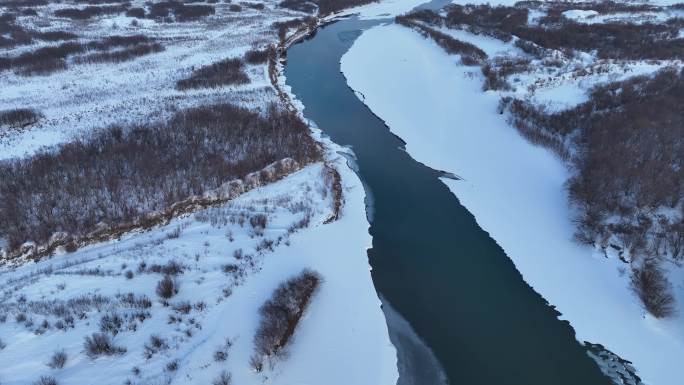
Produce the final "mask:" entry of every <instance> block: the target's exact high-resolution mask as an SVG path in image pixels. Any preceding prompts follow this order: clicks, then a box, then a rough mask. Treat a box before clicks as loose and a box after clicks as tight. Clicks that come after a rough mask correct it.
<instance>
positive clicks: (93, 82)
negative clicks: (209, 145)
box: [0, 0, 303, 159]
mask: <svg viewBox="0 0 684 385" xmlns="http://www.w3.org/2000/svg"><path fill="white" fill-rule="evenodd" d="M260 3H263V4H264V9H263V10H257V9H252V8H249V7H246V6H245V7H242V10H241V11H240V12H233V11H231V10H230V9H229V7H230V4H228V3H216V4H212V5H213V6H214V7H215V8H216V13H215V14H214V15H210V16H206V17H203V18H201V19H199V20H194V21H187V22H174V23H167V22H160V21H157V20H153V19H137V18H133V17H126V16H124V14H123V13H121V14H118V15H105V16H102V17H96V18H92V19H88V20H70V19H67V18H57V17H55V16H53V12H54V11H55V10H57V9H60V8H64V7H66V6H67V4H49V5H47V6H44V7H40V8H38V11H39V13H38V15H37V16H18V17H17V23H18V24H20V25H22V26H25V27H27V28H38V29H39V30H40V31H41V32H49V31H67V32H72V33H76V34H77V35H78V40H77V41H79V42H85V41H91V40H97V39H101V38H104V37H107V36H131V35H144V36H147V37H149V38H151V39H154V40H155V41H157V42H159V43H160V44H161V45H162V46H163V47H164V51H162V52H158V53H154V54H150V55H145V56H141V57H139V58H136V59H134V60H131V61H125V62H122V63H93V64H91V63H87V64H74V65H69V68H68V69H67V70H66V71H58V72H56V73H53V74H50V75H45V76H29V77H27V76H22V75H18V74H15V73H14V72H12V71H0V88H1V89H2V90H3V91H2V101H1V102H0V110H9V109H14V108H33V109H36V110H38V111H39V112H40V113H41V114H42V115H44V118H43V119H41V120H39V121H38V123H37V124H35V125H32V126H30V127H27V128H26V129H24V130H21V131H19V132H14V131H8V132H5V133H0V159H6V158H10V157H16V156H24V155H26V154H31V153H33V152H34V151H35V150H36V149H38V148H39V147H41V146H49V145H54V144H57V143H62V142H66V141H70V140H73V139H74V138H77V137H81V136H83V134H85V133H88V132H91V131H92V130H93V129H96V128H102V127H106V126H108V125H111V124H132V123H139V122H140V121H150V120H154V119H163V118H167V117H168V116H170V115H171V114H172V113H173V112H174V111H176V110H177V109H179V108H184V107H191V106H196V105H201V104H205V103H207V102H211V103H219V102H222V101H223V102H226V101H229V102H232V103H234V104H240V105H243V106H246V107H252V108H260V107H263V106H265V105H266V104H267V103H268V102H272V101H274V100H275V93H274V92H273V90H272V88H271V86H270V82H269V78H268V71H267V66H265V65H249V64H248V65H247V66H246V68H245V70H246V73H247V74H248V76H249V80H250V82H249V83H248V84H243V85H230V86H226V87H219V88H205V89H199V90H186V91H181V90H177V89H176V88H175V84H176V81H178V80H180V79H183V78H186V77H187V76H188V75H189V74H190V73H191V72H192V70H193V69H196V68H199V67H201V66H204V65H208V64H211V63H214V62H217V61H220V60H223V59H229V58H235V57H237V58H242V56H243V55H244V53H245V52H246V51H248V50H250V49H263V48H266V47H268V45H270V44H275V43H277V42H278V36H277V31H276V30H275V29H274V28H273V27H272V25H273V23H274V22H277V21H285V20H291V19H294V18H298V17H302V16H303V14H301V13H299V12H294V11H291V10H288V9H284V8H279V7H277V2H275V1H269V0H266V1H263V2H260ZM142 5H143V2H142V1H133V2H132V7H140V6H142ZM69 6H72V7H73V6H74V4H69ZM59 43H61V42H59ZM59 43H51V44H44V43H33V44H30V45H28V46H25V45H22V46H19V47H16V48H13V49H9V50H4V54H5V55H7V56H16V55H18V54H20V53H22V52H27V51H30V50H33V49H36V48H39V47H44V46H51V45H52V46H54V45H57V44H59Z"/></svg>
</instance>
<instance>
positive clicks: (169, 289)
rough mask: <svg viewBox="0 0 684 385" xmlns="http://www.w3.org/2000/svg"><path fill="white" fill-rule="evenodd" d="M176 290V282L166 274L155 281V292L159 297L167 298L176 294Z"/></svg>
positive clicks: (177, 287) (177, 288)
mask: <svg viewBox="0 0 684 385" xmlns="http://www.w3.org/2000/svg"><path fill="white" fill-rule="evenodd" d="M178 290H179V286H178V282H176V281H175V280H174V279H173V278H171V277H170V276H168V275H167V276H165V277H164V278H163V279H162V280H161V281H159V282H158V283H157V288H156V290H155V292H156V293H157V295H158V296H159V297H161V298H164V299H169V298H171V297H173V296H174V295H176V294H178Z"/></svg>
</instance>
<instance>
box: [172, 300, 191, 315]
mask: <svg viewBox="0 0 684 385" xmlns="http://www.w3.org/2000/svg"><path fill="white" fill-rule="evenodd" d="M173 310H174V311H175V312H178V313H180V314H189V313H190V311H191V310H192V305H190V302H188V301H183V302H179V303H177V304H175V305H173Z"/></svg>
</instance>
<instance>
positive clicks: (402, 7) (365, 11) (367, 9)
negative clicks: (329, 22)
mask: <svg viewBox="0 0 684 385" xmlns="http://www.w3.org/2000/svg"><path fill="white" fill-rule="evenodd" d="M423 3H425V0H382V1H378V2H375V3H370V4H365V5H360V6H358V7H353V8H349V9H345V10H343V11H341V12H340V13H338V14H335V15H334V17H338V16H346V15H357V16H358V18H359V19H361V20H371V19H378V18H385V17H386V18H391V17H395V16H397V15H401V14H404V13H407V12H409V11H410V10H412V9H413V8H415V7H417V6H419V5H421V4H423Z"/></svg>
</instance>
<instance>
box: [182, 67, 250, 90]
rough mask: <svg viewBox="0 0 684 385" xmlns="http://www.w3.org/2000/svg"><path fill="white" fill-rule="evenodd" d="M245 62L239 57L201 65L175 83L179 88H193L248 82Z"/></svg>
mask: <svg viewBox="0 0 684 385" xmlns="http://www.w3.org/2000/svg"><path fill="white" fill-rule="evenodd" d="M244 67H245V63H243V62H242V60H240V59H226V60H222V61H219V62H216V63H213V64H209V65H208V66H204V67H201V68H199V69H197V70H195V71H193V72H192V74H191V75H190V76H189V77H188V78H186V79H182V80H179V81H178V82H177V83H176V88H178V89H179V90H187V89H193V88H214V87H221V86H224V85H230V84H246V83H249V76H247V74H246V73H245V71H244Z"/></svg>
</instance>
